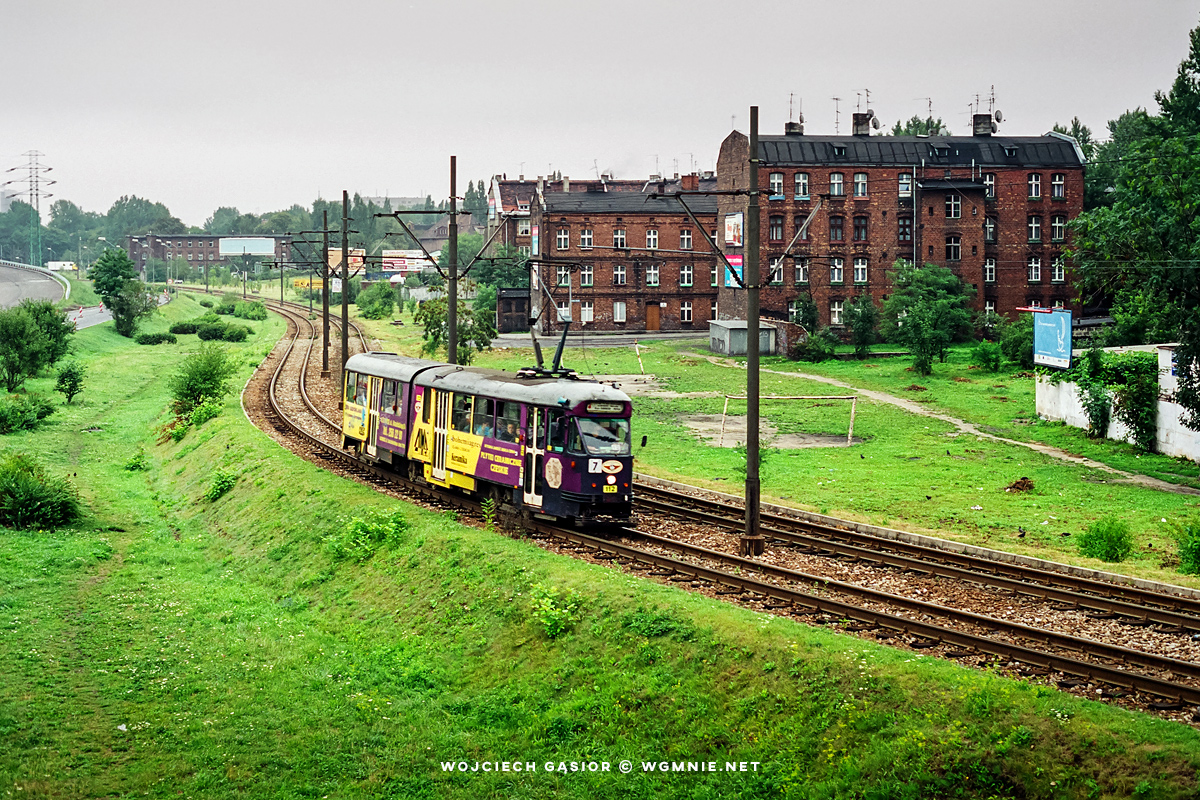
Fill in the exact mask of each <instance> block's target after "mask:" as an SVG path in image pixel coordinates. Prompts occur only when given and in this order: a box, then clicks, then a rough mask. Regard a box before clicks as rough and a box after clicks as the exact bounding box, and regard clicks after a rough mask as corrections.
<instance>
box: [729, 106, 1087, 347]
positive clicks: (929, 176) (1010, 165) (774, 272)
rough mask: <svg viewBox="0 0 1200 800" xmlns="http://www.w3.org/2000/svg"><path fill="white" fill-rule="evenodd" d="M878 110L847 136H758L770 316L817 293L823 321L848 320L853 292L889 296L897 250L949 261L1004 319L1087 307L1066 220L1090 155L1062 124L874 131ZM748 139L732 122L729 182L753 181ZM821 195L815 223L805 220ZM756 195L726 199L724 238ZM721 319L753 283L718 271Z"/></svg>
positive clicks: (791, 127) (790, 314) (738, 308)
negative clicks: (1076, 284)
mask: <svg viewBox="0 0 1200 800" xmlns="http://www.w3.org/2000/svg"><path fill="white" fill-rule="evenodd" d="M870 123H871V116H870V115H869V114H855V115H854V134H853V135H851V136H806V135H804V133H803V127H802V126H801V125H799V124H798V123H788V125H787V129H786V131H785V134H784V135H783V136H760V137H759V152H758V157H759V159H761V163H760V165H759V173H758V175H759V187H758V188H759V189H760V190H761V191H762V195H761V196H760V206H759V208H760V219H761V226H760V242H761V247H760V269H761V271H762V280H763V289H762V293H761V307H762V315H763V317H765V318H775V319H781V320H787V319H794V317H795V311H796V300H797V298H798V297H799V296H800V295H801V294H806V293H807V294H811V296H812V298H813V300H814V301H815V302H816V305H817V309H818V313H819V315H820V320H821V323H822V324H827V325H834V326H836V325H840V324H841V323H842V314H843V313H844V311H845V308H846V305H847V303H848V302H849V300H850V299H851V298H852V297H854V296H855V295H858V294H863V293H867V294H869V295H870V296H871V297H872V298H873V299H874V300H875V302H876V303H882V302H883V301H884V300H886V299H887V297H888V294H889V292H890V290H891V289H890V286H891V283H890V280H889V278H888V275H887V271H888V269H889V268H891V266H892V265H893V264H894V263H895V261H897V260H898V259H906V260H910V261H913V262H915V263H919V264H922V263H933V264H939V265H941V266H945V267H948V268H950V269H951V270H953V271H954V272H955V273H956V274H958V275H959V276H960V277H961V278H962V279H963V280H964V281H965V282H966V283H968V284H971V285H973V286H974V287H975V288H976V290H977V293H976V296H975V299H974V301H973V305H974V307H975V308H976V310H978V311H985V310H986V311H993V312H995V313H999V314H1003V315H1005V316H1008V317H1013V316H1015V312H1014V310H1013V309H1015V308H1017V307H1020V306H1031V305H1039V306H1046V307H1051V306H1058V305H1061V306H1065V307H1068V308H1074V309H1076V310H1078V303H1077V298H1076V296H1075V292H1074V291H1073V289H1072V286H1071V282H1070V280H1069V278H1070V275H1069V273H1070V269H1069V265H1068V264H1067V263H1066V261H1065V259H1064V252H1065V250H1066V248H1067V247H1068V244H1069V235H1068V233H1067V223H1068V222H1069V221H1070V220H1072V219H1074V218H1075V217H1076V216H1077V215H1078V214H1079V213H1080V212H1081V211H1082V210H1083V161H1084V159H1083V154H1082V152H1081V151H1080V149H1079V147H1078V145H1077V144H1076V143H1075V141H1074V140H1073V139H1071V138H1070V137H1068V136H1063V135H1061V134H1056V133H1049V134H1046V135H1045V136H1023V137H1016V136H997V135H994V130H995V129H994V126H993V125H992V120H991V117H989V116H988V115H985V114H980V115H976V117H975V119H974V125H973V128H974V133H973V135H972V136H878V135H876V136H871V135H870V133H871V124H870ZM748 159H749V139H748V138H747V137H746V136H745V135H743V134H741V133H739V132H737V131H734V132H733V133H731V134H730V135H729V136H728V137H726V139H725V141H724V142H722V144H721V151H720V156H719V158H718V161H717V175H718V185H719V188H720V189H721V190H732V189H738V188H745V187H746V186H748V183H749V166H748V163H747V162H748ZM818 198H820V199H822V201H823V202H822V205H821V208H820V209H819V210H818V211H817V213H816V216H815V217H814V218H813V220H812V222H811V223H810V225H809V228H808V230H807V231H806V235H805V237H803V238H801V239H800V240H798V241H796V242H795V244H794V245H793V246H792V248H791V251H790V253H789V254H788V257H786V258H785V257H784V255H785V252H786V251H787V249H788V245H789V244H791V243H792V241H793V237H795V235H796V232H797V230H799V227H800V225H801V224H802V223H803V221H804V220H805V219H807V218H808V216H809V214H810V212H811V211H812V209H813V208H814V207H815V205H816V202H817V200H818ZM747 208H748V199H747V198H746V197H742V196H729V197H727V196H722V197H720V198H719V199H718V202H717V212H718V214H717V216H718V220H717V221H718V223H719V224H718V225H717V231H718V236H719V244H720V245H721V247H722V249H723V251H724V252H725V253H726V254H727V255H734V256H737V255H742V254H743V248H742V247H740V246H737V245H736V244H735V243H734V242H733V241H726V232H727V230H728V231H730V232H733V231H736V230H738V229H739V228H740V223H742V222H743V221H744V219H745V213H746V210H747ZM739 215H740V216H739ZM721 283H722V286H721V287H720V291H719V298H718V299H719V308H720V311H721V317H720V318H721V319H739V318H741V319H744V318H745V314H746V292H745V291H744V290H742V289H740V288H737V287H736V286H729V285H726V284H728V283H730V281H722V282H721Z"/></svg>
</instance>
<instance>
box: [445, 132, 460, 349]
mask: <svg viewBox="0 0 1200 800" xmlns="http://www.w3.org/2000/svg"><path fill="white" fill-rule="evenodd" d="M457 170H458V158H457V156H450V225H449V232H450V241H449V242H447V243H446V247H447V250H448V252H449V254H450V280H449V284H450V299H449V305H448V306H447V309H446V327H447V328H449V330H450V336H449V342H448V343H447V345H446V352H447V359H446V360H447V361H449V362H450V363H451V364H457V363H458V200H457V199H456V198H455V194H456V189H457V187H456V185H455V184H456V178H457Z"/></svg>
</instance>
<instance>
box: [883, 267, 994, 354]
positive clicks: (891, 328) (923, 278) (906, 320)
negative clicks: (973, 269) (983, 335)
mask: <svg viewBox="0 0 1200 800" xmlns="http://www.w3.org/2000/svg"><path fill="white" fill-rule="evenodd" d="M890 277H891V280H892V285H893V286H894V287H895V291H894V292H893V293H892V295H891V297H889V298H888V300H887V302H886V303H885V304H884V307H883V308H884V314H885V328H886V332H887V334H888V338H889V339H890V340H891V341H895V342H899V343H901V344H903V345H905V346H906V347H908V349H909V350H910V351H911V352H912V355H913V368H914V369H916V370H917V372H919V373H920V374H921V375H929V374H931V373H932V372H933V358H934V356H940V358H941V360H943V361H945V360H946V348H947V347H949V345H950V343H951V342H952V341H954V340H955V339H956V338H959V337H961V336H964V335H965V334H966V333H967V332H968V331H969V330H970V325H971V309H970V306H969V302H970V299H971V297H972V296H973V295H974V290H973V289H972V288H971V287H969V286H967V285H966V284H964V283H963V282H962V280H961V279H960V278H959V277H958V276H957V275H955V274H954V273H953V272H951V271H950V270H948V269H946V268H945V267H940V266H937V265H936V264H926V265H925V266H923V267H918V266H916V265H915V264H913V263H911V262H909V261H904V260H901V261H897V262H896V264H895V266H894V267H893V269H892V270H891V273H890Z"/></svg>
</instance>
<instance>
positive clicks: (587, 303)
mask: <svg viewBox="0 0 1200 800" xmlns="http://www.w3.org/2000/svg"><path fill="white" fill-rule="evenodd" d="M595 318H596V306H595V304H594V303H593V302H592V301H591V300H584V301H583V302H582V303H580V304H579V321H580V322H591V321H593V320H594V319H595Z"/></svg>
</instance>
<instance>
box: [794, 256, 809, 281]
mask: <svg viewBox="0 0 1200 800" xmlns="http://www.w3.org/2000/svg"><path fill="white" fill-rule="evenodd" d="M808 266H809V259H807V258H797V259H796V283H808Z"/></svg>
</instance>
